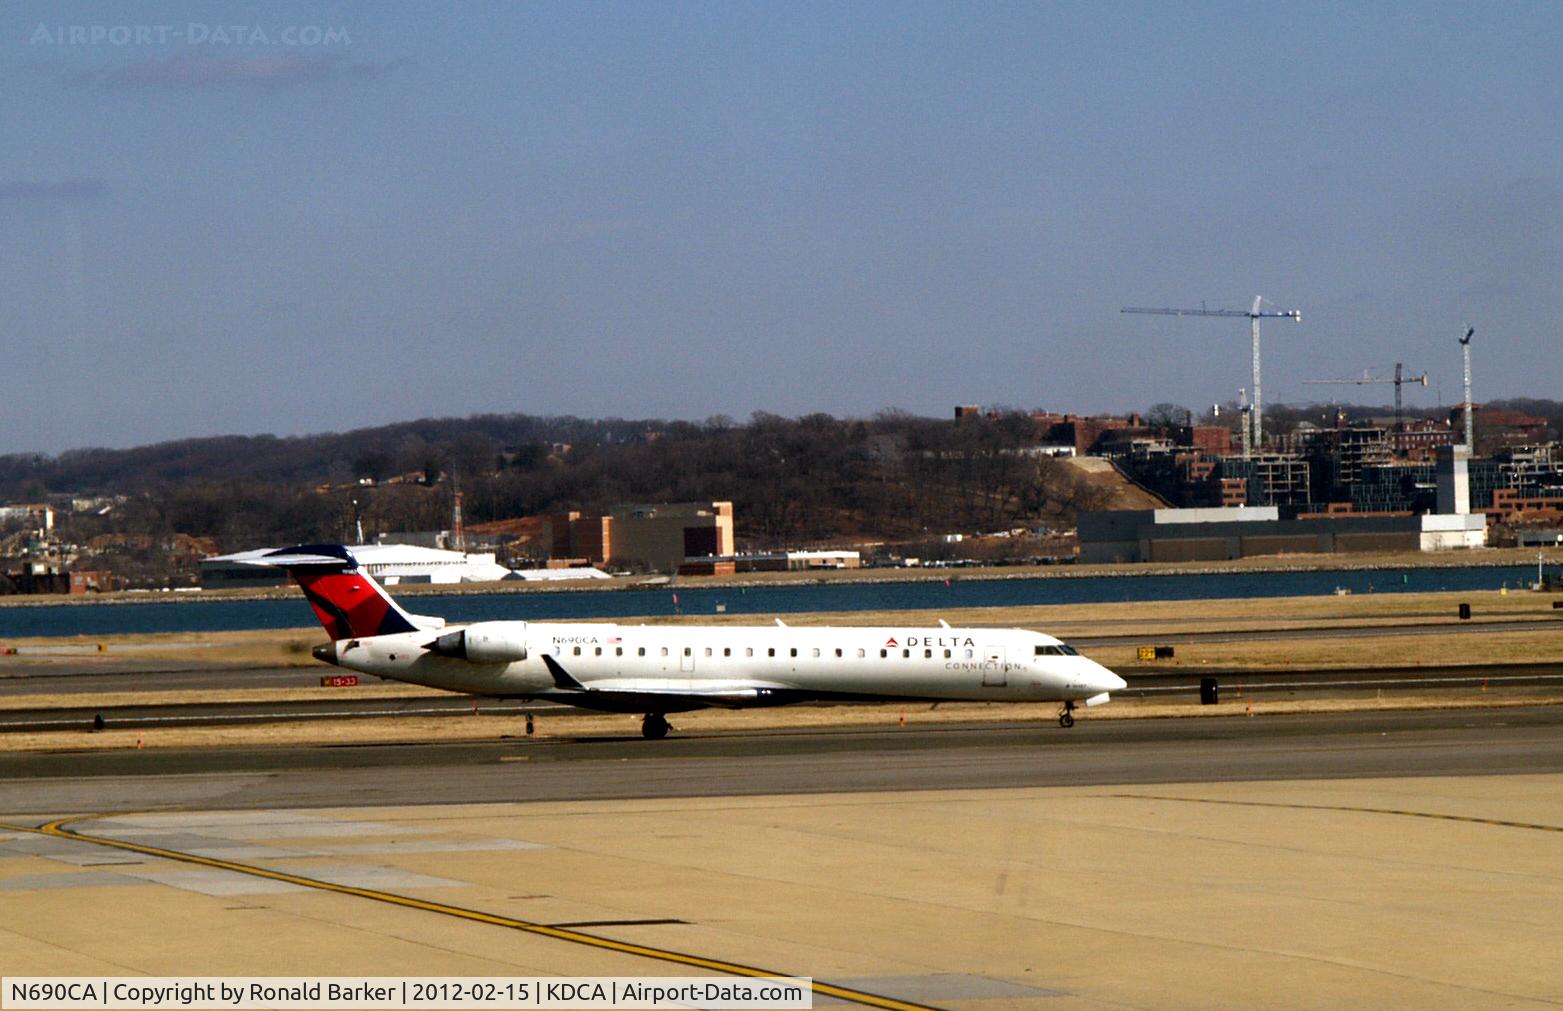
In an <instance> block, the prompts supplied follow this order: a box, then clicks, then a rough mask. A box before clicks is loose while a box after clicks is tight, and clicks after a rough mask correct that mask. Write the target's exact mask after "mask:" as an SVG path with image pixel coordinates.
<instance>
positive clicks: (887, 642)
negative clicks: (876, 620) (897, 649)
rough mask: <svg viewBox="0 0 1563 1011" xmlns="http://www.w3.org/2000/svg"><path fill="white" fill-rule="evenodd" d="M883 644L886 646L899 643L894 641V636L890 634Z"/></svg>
mask: <svg viewBox="0 0 1563 1011" xmlns="http://www.w3.org/2000/svg"><path fill="white" fill-rule="evenodd" d="M885 645H886V646H899V645H901V644H900V643H898V642H896V641H895V636H893V635H892V636H891V637H890V638H888V639H886V640H885Z"/></svg>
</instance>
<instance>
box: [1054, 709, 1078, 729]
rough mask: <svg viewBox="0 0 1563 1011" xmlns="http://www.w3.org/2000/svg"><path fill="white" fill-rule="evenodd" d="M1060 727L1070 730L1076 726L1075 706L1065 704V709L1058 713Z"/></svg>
mask: <svg viewBox="0 0 1563 1011" xmlns="http://www.w3.org/2000/svg"><path fill="white" fill-rule="evenodd" d="M1058 725H1059V726H1061V727H1063V728H1064V729H1065V730H1068V729H1069V728H1070V727H1072V726H1074V725H1075V704H1074V703H1073V702H1065V703H1064V708H1062V709H1060V710H1059V711H1058Z"/></svg>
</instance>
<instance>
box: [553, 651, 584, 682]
mask: <svg viewBox="0 0 1563 1011" xmlns="http://www.w3.org/2000/svg"><path fill="white" fill-rule="evenodd" d="M543 666H545V667H547V668H548V673H550V674H552V675H553V676H554V687H555V688H564V689H567V690H569V691H575V692H584V691H585V690H586V686H585V685H583V684H581V683H580V682H579V681H577V680H575V678H573V677H571V676H570V672H569V671H567V670H565V669H564V668H563V667H561V666H559V661H558V660H555V659H554V658H553V657H551V656H549V655H548V654H547V653H544V654H543Z"/></svg>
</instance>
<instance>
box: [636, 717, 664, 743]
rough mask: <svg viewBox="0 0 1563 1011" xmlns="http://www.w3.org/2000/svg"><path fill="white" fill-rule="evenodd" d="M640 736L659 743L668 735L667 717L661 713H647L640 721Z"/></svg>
mask: <svg viewBox="0 0 1563 1011" xmlns="http://www.w3.org/2000/svg"><path fill="white" fill-rule="evenodd" d="M640 735H641V736H642V737H644V738H646V739H647V740H652V741H660V740H661V739H662V738H664V737H666V736H667V735H668V721H667V717H665V716H663V715H662V714H661V713H647V714H646V718H645V719H643V720H641V721H640Z"/></svg>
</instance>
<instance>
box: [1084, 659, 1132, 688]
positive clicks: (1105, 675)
mask: <svg viewBox="0 0 1563 1011" xmlns="http://www.w3.org/2000/svg"><path fill="white" fill-rule="evenodd" d="M1092 666H1094V667H1095V668H1096V669H1095V670H1093V671H1092V672H1091V683H1092V685H1093V686H1094V687H1095V688H1096V690H1097V691H1102V692H1115V691H1118V690H1119V689H1121V688H1127V687H1129V682H1127V681H1125V680H1124V679H1123V678H1121V677H1119V676H1118V675H1117V674H1114V673H1113V672H1112V671H1110V670H1108V669H1107V668H1106V667H1103V666H1102V665H1101V664H1099V663H1095V662H1094V661H1093V663H1092Z"/></svg>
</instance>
